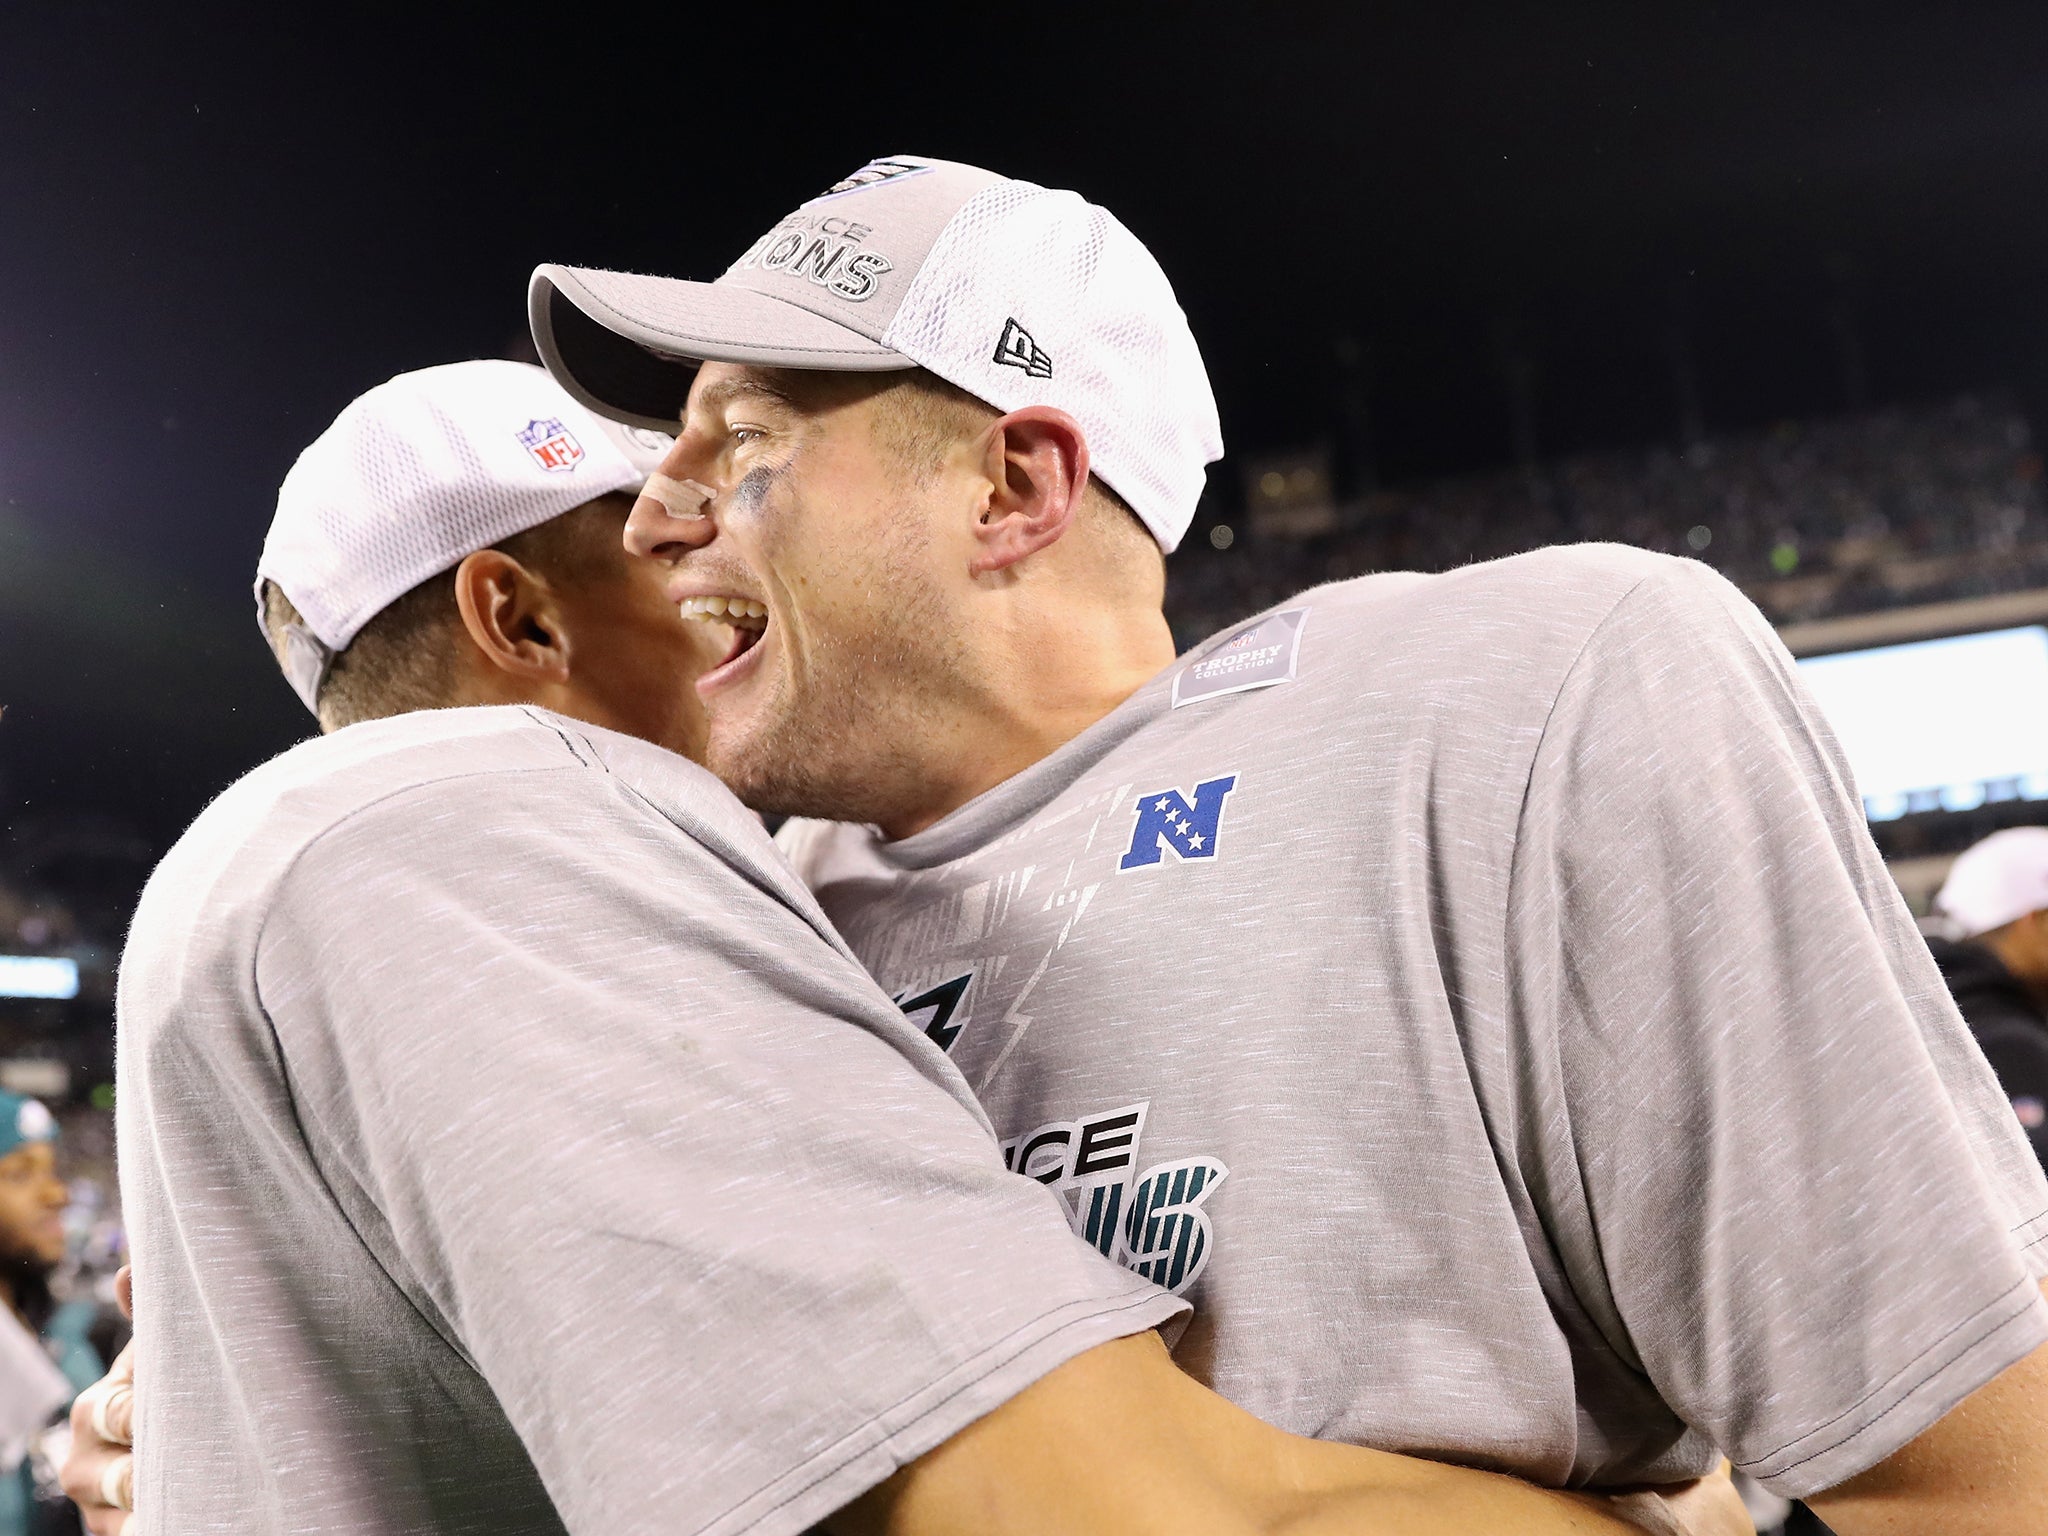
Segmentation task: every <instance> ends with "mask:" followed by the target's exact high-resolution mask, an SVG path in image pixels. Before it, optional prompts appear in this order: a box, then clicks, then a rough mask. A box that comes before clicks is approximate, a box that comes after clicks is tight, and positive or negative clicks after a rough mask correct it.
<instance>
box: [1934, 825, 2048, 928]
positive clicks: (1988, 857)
mask: <svg viewBox="0 0 2048 1536" xmlns="http://www.w3.org/2000/svg"><path fill="white" fill-rule="evenodd" d="M2044 907H2048V827H2008V828H2006V830H2005V831H2003V832H1994V833H1992V834H1991V835H1990V836H1989V837H1987V838H1985V839H1984V841H1983V842H1981V843H1977V844H1974V845H1972V846H1971V847H1969V848H1967V849H1965V850H1964V851H1963V853H1962V854H1961V855H1960V856H1958V857H1957V859H1956V861H1955V863H1953V864H1951V865H1950V866H1949V871H1948V879H1947V880H1945V881H1944V882H1942V887H1941V889H1940V890H1939V891H1938V892H1936V893H1935V897H1934V910H1935V911H1936V912H1937V913H1939V914H1940V915H1941V916H1942V917H1944V918H1946V919H1947V920H1948V921H1949V923H1950V924H1951V925H1953V927H1954V928H1955V930H1956V932H1957V934H1958V935H1959V936H1961V937H1963V938H1974V937H1976V936H1977V935H1978V934H1980V933H1989V932H1990V931H1991V930H1992V929H1994V928H2003V927H2004V926H2005V925H2006V924H2007V923H2009V922H2012V921H2013V920H2014V919H2015V918H2021V917H2025V916H2026V915H2027V914H2028V913H2029V912H2038V911H2040V910H2041V909H2042V908H2044Z"/></svg>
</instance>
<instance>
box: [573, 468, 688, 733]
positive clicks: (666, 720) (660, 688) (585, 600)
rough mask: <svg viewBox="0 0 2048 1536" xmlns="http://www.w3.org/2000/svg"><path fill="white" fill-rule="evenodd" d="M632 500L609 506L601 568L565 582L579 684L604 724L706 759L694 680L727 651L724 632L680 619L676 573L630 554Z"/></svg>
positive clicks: (600, 534)
mask: <svg viewBox="0 0 2048 1536" xmlns="http://www.w3.org/2000/svg"><path fill="white" fill-rule="evenodd" d="M629 507H630V503H627V502H624V501H623V499H621V501H620V502H619V503H618V504H617V505H606V506H604V507H603V508H602V509H601V513H602V516H603V518H604V519H605V521H604V524H603V527H602V529H601V530H597V537H596V540H595V542H596V544H597V545H598V546H599V548H600V549H601V554H600V556H599V560H598V564H597V567H596V569H595V570H593V571H592V572H591V573H590V575H589V577H588V578H587V579H582V580H576V581H569V582H561V583H558V584H557V591H558V595H559V598H560V601H561V603H562V607H563V609H564V613H565V616H566V618H567V620H568V624H569V635H570V642H571V648H572V654H571V665H572V666H573V668H574V670H575V677H576V684H577V687H578V688H579V689H580V690H581V691H582V692H583V693H584V694H585V695H587V696H588V698H589V700H590V702H591V703H592V704H593V705H594V706H595V708H594V709H593V711H592V713H593V714H594V715H597V716H599V717H600V718H599V722H598V723H600V724H604V725H608V726H610V727H611V728H612V729H614V730H619V731H624V732H626V733H628V734H630V735H634V736H639V737H642V738H643V739H645V740H647V741H651V742H653V743H655V744H656V745H657V746H662V747H667V748H668V749H669V750H670V751H671V752H679V753H681V754H682V755H683V756H684V757H687V758H690V759H692V760H694V761H697V762H702V761H703V759H704V705H703V703H702V701H701V700H700V699H699V698H698V697H697V690H696V688H695V686H694V685H695V683H696V680H697V678H698V677H699V676H700V675H701V674H702V673H703V672H704V671H705V670H706V669H708V668H709V667H711V666H713V665H715V664H716V663H717V662H718V661H719V660H720V659H721V658H722V657H723V655H724V652H725V644H724V640H725V636H724V632H723V631H722V630H718V629H714V628H713V627H711V626H709V625H704V624H682V625H678V624H677V623H676V606H675V604H674V603H673V602H672V601H670V599H669V597H668V595H667V592H666V587H667V581H668V572H667V571H666V570H665V569H664V568H663V567H661V566H659V565H657V564H655V563H654V562H652V561H648V560H639V559H635V558H634V557H633V556H631V555H629V554H627V553H626V549H625V544H624V537H623V536H624V532H625V521H626V513H627V511H628V509H629Z"/></svg>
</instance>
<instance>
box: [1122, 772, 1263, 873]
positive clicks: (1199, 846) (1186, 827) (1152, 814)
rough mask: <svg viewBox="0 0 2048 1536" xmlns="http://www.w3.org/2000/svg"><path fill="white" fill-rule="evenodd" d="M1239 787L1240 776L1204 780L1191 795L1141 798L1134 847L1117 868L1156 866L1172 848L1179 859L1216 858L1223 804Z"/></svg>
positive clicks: (1171, 792)
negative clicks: (1238, 777) (1166, 851)
mask: <svg viewBox="0 0 2048 1536" xmlns="http://www.w3.org/2000/svg"><path fill="white" fill-rule="evenodd" d="M1235 788H1237V775H1236V774H1234V773H1227V774H1224V775H1223V776H1222V777H1221V778H1216V779H1204V780H1203V781H1202V782H1201V783H1199V784H1197V785H1196V786H1195V792H1194V794H1192V795H1183V794H1182V793H1181V792H1180V791H1179V790H1178V789H1155V790H1152V791H1150V792H1148V793H1146V794H1142V795H1140V796H1138V803H1137V806H1136V811H1137V816H1138V824H1137V825H1136V826H1135V827H1133V828H1132V829H1131V846H1130V847H1129V848H1127V849H1125V850H1124V856H1123V858H1122V859H1120V860H1119V861H1118V862H1117V866H1116V867H1117V868H1118V869H1120V870H1121V869H1143V868H1145V867H1146V866H1147V865H1150V864H1157V863H1158V862H1159V861H1160V859H1161V858H1162V857H1164V855H1165V850H1167V849H1169V848H1170V849H1172V850H1173V855H1174V857H1175V858H1177V859H1213V858H1215V857H1216V838H1217V833H1218V832H1219V831H1220V830H1221V828H1222V826H1223V802H1224V801H1225V800H1227V799H1229V798H1230V792H1231V791H1232V790H1233V789H1235Z"/></svg>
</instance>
